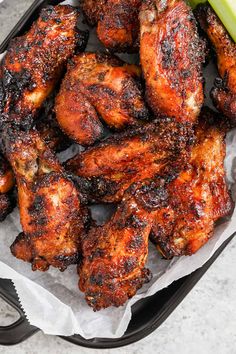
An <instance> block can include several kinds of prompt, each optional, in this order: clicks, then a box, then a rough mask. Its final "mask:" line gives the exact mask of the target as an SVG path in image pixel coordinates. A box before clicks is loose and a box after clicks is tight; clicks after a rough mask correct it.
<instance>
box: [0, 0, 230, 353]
mask: <svg viewBox="0 0 236 354" xmlns="http://www.w3.org/2000/svg"><path fill="white" fill-rule="evenodd" d="M60 2H62V0H35V1H34V2H33V3H32V5H31V6H30V7H29V8H28V10H27V11H26V12H25V14H24V15H23V16H22V17H21V18H20V20H19V21H18V23H17V24H16V25H15V26H14V27H13V29H12V30H11V31H10V33H9V34H8V35H7V37H6V38H5V40H4V41H3V42H2V43H1V45H0V54H1V53H3V52H4V51H5V50H6V47H7V46H8V44H9V42H10V40H11V38H13V37H14V36H15V35H17V34H18V33H19V32H20V31H22V29H23V28H24V26H25V25H26V24H27V22H29V21H31V18H32V16H34V14H35V12H36V11H37V10H38V9H39V8H40V7H41V6H44V4H45V6H46V5H47V4H48V3H50V4H53V5H56V4H59V3H60ZM235 235H236V232H235V233H234V234H233V235H231V236H230V237H229V238H228V239H227V240H226V241H225V242H224V243H223V245H222V246H221V247H220V248H219V249H218V250H217V251H216V252H215V254H214V255H213V256H212V257H211V258H210V259H209V260H208V262H206V263H205V264H204V265H203V266H202V267H201V268H199V269H197V270H196V271H195V272H193V273H191V274H189V275H187V276H186V277H184V278H181V279H179V280H178V281H176V282H174V283H172V284H176V283H181V285H180V286H179V287H178V289H177V290H176V291H175V292H174V293H173V294H172V296H171V297H170V298H169V300H168V301H167V303H166V304H165V305H166V306H165V308H164V309H163V311H162V312H161V313H159V312H158V314H157V315H156V316H153V318H152V319H151V321H150V323H149V324H148V325H146V326H145V328H141V329H139V330H136V331H135V332H134V333H132V332H131V333H130V334H129V333H128V330H129V327H128V329H127V331H126V333H125V334H124V335H123V336H122V337H120V338H115V339H114V338H94V339H88V340H86V339H84V338H83V337H82V336H80V335H74V336H70V337H65V336H59V337H60V338H62V339H64V340H66V341H68V342H70V343H72V344H75V345H78V346H82V347H86V348H93V349H95V348H96V349H109V348H110V349H111V348H118V347H122V346H127V345H129V344H132V343H134V342H137V341H139V340H141V339H143V338H145V337H146V336H148V335H149V334H151V333H152V332H153V331H155V330H156V329H157V328H158V327H159V326H160V325H161V324H162V323H163V322H164V321H165V320H166V319H167V317H168V316H169V315H170V314H171V313H172V312H173V311H174V309H175V308H176V307H177V306H178V305H179V304H180V302H181V301H182V300H183V299H184V298H185V296H186V295H187V294H188V293H189V292H190V291H191V289H192V288H193V287H194V286H195V285H196V284H197V282H198V281H199V280H200V279H201V277H202V276H203V275H204V274H205V273H206V271H207V270H208V269H209V267H210V266H211V265H212V263H213V262H214V261H215V260H216V259H217V258H218V256H219V255H220V254H221V252H222V251H223V250H224V249H225V247H226V246H227V245H228V244H229V243H230V241H231V240H232V239H233V238H234V236H235ZM1 283H2V281H1V278H0V297H1V298H3V299H4V300H5V301H6V302H8V303H9V304H10V305H11V306H13V307H14V308H15V309H16V310H17V311H18V312H19V314H20V320H18V321H17V322H24V323H25V324H26V323H28V320H27V319H26V316H25V315H24V312H23V311H22V309H21V305H20V303H19V301H18V300H17V298H18V296H17V294H16V293H15V299H14V300H12V299H10V298H9V297H8V295H7V294H3V293H2V292H1ZM172 284H171V285H170V286H169V287H168V288H166V289H169V288H171V286H172ZM166 289H163V290H166ZM161 292H162V290H161V291H160V292H158V293H161ZM158 293H157V294H158ZM157 294H155V295H157ZM155 295H153V296H150V297H149V298H153V297H155ZM149 298H147V299H149ZM144 300H145V299H143V300H140V302H145V301H144ZM17 322H16V324H17ZM131 322H132V320H131ZM13 325H15V324H13ZM8 327H9V330H10V329H11V327H12V325H11V326H7V327H5V328H6V329H7V328H8ZM0 328H1V326H0ZM37 331H39V329H38V328H36V327H34V326H31V325H30V324H29V323H28V333H25V337H23V338H21V340H20V341H19V342H15V343H12V345H13V344H17V343H20V342H22V341H24V340H26V339H27V338H29V337H30V336H31V335H33V334H34V333H36V332H37ZM0 344H1V343H0ZM3 345H11V343H8V344H3Z"/></svg>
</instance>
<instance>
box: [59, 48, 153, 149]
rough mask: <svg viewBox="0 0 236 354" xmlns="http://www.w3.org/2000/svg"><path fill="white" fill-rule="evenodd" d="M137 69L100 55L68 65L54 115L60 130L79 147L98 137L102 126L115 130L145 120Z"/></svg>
mask: <svg viewBox="0 0 236 354" xmlns="http://www.w3.org/2000/svg"><path fill="white" fill-rule="evenodd" d="M140 74H141V73H140V69H139V68H138V67H137V66H135V65H128V64H125V63H124V62H123V61H121V60H120V59H118V58H116V57H112V56H110V55H107V54H103V53H83V54H79V55H77V56H75V57H74V58H73V60H72V61H71V62H70V64H69V65H68V71H67V74H66V76H65V78H64V80H63V83H62V86H61V89H60V92H59V94H58V96H57V98H56V105H55V111H56V115H57V120H58V123H59V125H60V127H61V128H62V129H63V130H64V131H65V132H66V133H67V134H68V135H69V136H70V137H71V138H72V139H74V140H75V141H77V142H78V143H80V144H82V145H89V144H92V143H94V141H95V140H97V139H98V138H99V137H101V135H102V131H103V128H102V124H101V122H100V120H99V118H98V114H99V115H100V116H101V117H102V119H103V120H104V121H105V123H106V124H107V125H108V126H109V127H111V128H115V129H122V128H124V127H126V126H130V125H136V124H138V119H148V117H149V115H148V110H147V108H146V106H145V103H144V100H143V97H142V90H141V87H140V81H139V77H140Z"/></svg>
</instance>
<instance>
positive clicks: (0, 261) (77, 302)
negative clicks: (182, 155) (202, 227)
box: [0, 1, 236, 338]
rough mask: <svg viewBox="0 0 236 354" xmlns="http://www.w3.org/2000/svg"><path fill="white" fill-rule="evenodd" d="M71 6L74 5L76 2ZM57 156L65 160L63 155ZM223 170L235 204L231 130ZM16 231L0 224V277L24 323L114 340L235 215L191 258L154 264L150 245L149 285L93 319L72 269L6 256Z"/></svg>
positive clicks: (214, 243)
mask: <svg viewBox="0 0 236 354" xmlns="http://www.w3.org/2000/svg"><path fill="white" fill-rule="evenodd" d="M67 3H71V2H69V1H68V2H67ZM73 4H74V5H76V2H73ZM80 27H81V26H80ZM83 27H85V25H83ZM92 33H93V34H92V35H91V36H90V42H89V43H90V44H89V46H88V47H87V50H94V49H98V48H99V45H98V42H97V40H96V37H95V36H94V31H93V32H92ZM125 58H126V59H128V60H131V59H130V58H131V57H130V56H125ZM132 60H134V59H132ZM206 76H207V77H208V79H207V91H208V90H209V89H210V88H211V87H212V82H213V79H214V77H215V76H216V72H215V68H214V67H213V65H210V66H209V67H208V68H207V69H206ZM209 154H210V151H209ZM63 155H64V157H65V154H63ZM225 166H226V170H227V180H228V183H229V185H230V188H231V190H232V195H233V197H234V199H235V197H236V130H233V131H231V132H230V133H229V134H228V136H227V157H226V160H225ZM106 213H107V211H106V210H105V209H104V208H96V209H95V211H94V214H96V217H97V218H98V219H100V221H101V220H102V219H103V218H104V215H105V214H106ZM20 231H21V226H20V222H19V213H18V210H17V209H16V210H15V211H14V212H13V213H12V214H11V215H9V216H8V218H7V219H6V220H5V222H3V223H2V224H0V277H1V278H5V279H12V280H13V282H14V285H15V288H16V291H17V293H18V295H19V299H20V301H21V304H22V307H23V309H24V311H25V313H26V315H27V318H28V319H29V321H30V323H31V324H32V325H35V326H36V327H38V328H40V329H42V330H43V331H44V332H45V333H47V334H54V335H64V336H69V335H73V334H80V335H82V336H83V337H85V338H93V337H107V338H117V337H120V336H122V334H123V333H124V332H125V330H126V328H127V326H128V324H129V321H130V318H131V306H132V304H134V303H135V302H136V301H138V300H140V299H142V298H145V297H147V296H150V295H152V294H154V293H156V292H157V291H159V290H161V289H163V288H165V287H167V286H168V285H169V284H171V283H172V282H173V281H175V280H177V279H179V278H181V277H183V276H185V275H187V274H190V273H192V272H193V271H194V270H196V269H197V268H199V267H201V266H202V265H203V264H204V263H205V262H206V261H207V260H208V259H209V258H210V257H211V256H212V255H213V254H214V252H215V251H216V250H217V249H218V248H219V247H220V245H221V244H222V243H223V242H224V241H225V240H226V239H227V238H228V237H229V236H231V235H232V234H233V233H234V231H236V211H235V212H234V214H233V215H232V217H231V218H230V220H228V221H226V222H224V223H222V224H221V225H220V226H218V227H217V228H216V230H215V234H214V237H213V238H212V239H211V240H210V241H209V242H208V244H206V245H205V246H204V247H203V248H202V249H201V250H200V251H199V252H198V253H197V254H195V255H193V256H191V257H181V258H174V259H173V260H171V261H166V260H163V259H161V258H160V256H159V255H158V253H157V252H156V250H155V248H154V247H153V246H152V245H151V244H150V250H149V257H148V263H147V267H148V268H150V269H151V271H152V273H153V279H152V280H151V282H150V283H149V284H146V285H144V286H143V288H142V289H140V291H139V292H138V294H137V295H136V296H134V297H133V298H132V299H131V300H129V301H128V302H127V303H126V305H125V306H123V307H120V308H109V309H106V310H102V311H100V312H96V313H95V312H93V310H92V309H91V308H89V307H88V306H87V304H86V303H85V300H84V297H83V294H82V293H81V292H80V291H79V289H78V286H77V283H78V276H77V273H76V267H75V266H71V267H69V268H68V269H67V270H66V271H65V272H64V273H61V272H60V271H58V270H56V269H50V270H49V271H48V272H46V273H40V272H32V271H31V267H30V264H27V263H24V262H22V261H19V260H17V259H15V258H14V257H13V256H12V255H11V253H10V250H9V246H10V245H11V243H12V242H13V241H14V239H15V237H16V235H17V234H18V233H19V232H20Z"/></svg>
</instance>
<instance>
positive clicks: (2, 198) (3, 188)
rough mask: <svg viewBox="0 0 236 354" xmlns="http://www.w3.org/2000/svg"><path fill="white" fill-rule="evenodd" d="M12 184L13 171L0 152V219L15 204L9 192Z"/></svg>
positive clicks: (13, 180) (2, 218)
mask: <svg viewBox="0 0 236 354" xmlns="http://www.w3.org/2000/svg"><path fill="white" fill-rule="evenodd" d="M14 184H15V179H14V175H13V171H12V169H11V167H10V165H9V163H8V162H7V160H6V159H5V157H4V156H3V155H2V154H0V221H3V220H4V219H5V218H6V216H7V215H8V214H9V213H10V212H11V211H12V210H13V208H14V206H15V200H14V198H13V195H12V193H11V190H12V188H13V186H14Z"/></svg>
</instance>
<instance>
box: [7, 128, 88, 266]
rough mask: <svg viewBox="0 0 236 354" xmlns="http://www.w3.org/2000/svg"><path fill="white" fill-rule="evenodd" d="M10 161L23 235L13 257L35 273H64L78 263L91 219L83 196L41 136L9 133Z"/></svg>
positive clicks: (18, 238)
mask: <svg viewBox="0 0 236 354" xmlns="http://www.w3.org/2000/svg"><path fill="white" fill-rule="evenodd" d="M4 133H5V135H4V146H5V151H6V156H7V158H8V160H9V162H10V164H11V166H12V168H13V171H14V174H15V176H16V182H17V188H18V203H19V209H20V220H21V225H22V229H23V232H22V233H21V234H20V235H19V236H18V237H17V238H16V240H15V242H14V243H13V244H12V246H11V251H12V254H13V255H14V256H15V257H17V258H19V259H22V260H24V261H28V262H31V263H32V269H33V270H41V271H46V270H47V269H48V268H49V266H50V265H51V266H54V267H57V268H59V269H60V270H64V269H66V267H67V266H68V265H70V264H74V263H77V262H78V258H79V256H80V239H81V235H82V233H83V232H84V227H85V224H86V220H87V219H86V218H87V214H86V212H85V211H84V209H82V207H81V204H80V198H79V192H78V190H77V188H76V187H75V185H74V183H73V182H72V180H71V179H70V178H68V177H67V175H66V173H65V171H64V170H63V168H62V167H61V165H60V164H59V162H58V160H57V159H56V157H55V155H54V154H53V153H52V151H51V150H50V149H49V147H48V146H47V145H46V144H45V142H44V141H43V140H42V138H41V137H40V136H39V134H38V132H37V131H35V130H30V131H28V132H22V131H18V130H14V129H12V128H8V129H7V131H5V132H4Z"/></svg>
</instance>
